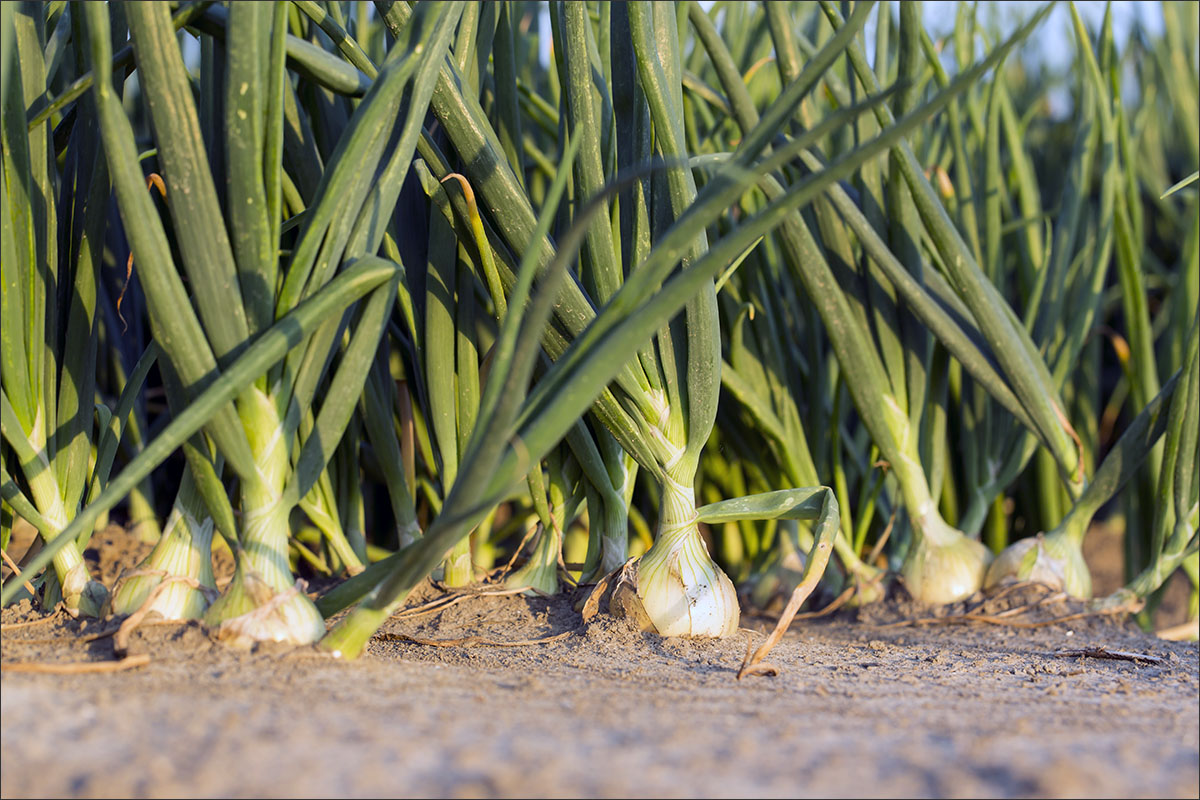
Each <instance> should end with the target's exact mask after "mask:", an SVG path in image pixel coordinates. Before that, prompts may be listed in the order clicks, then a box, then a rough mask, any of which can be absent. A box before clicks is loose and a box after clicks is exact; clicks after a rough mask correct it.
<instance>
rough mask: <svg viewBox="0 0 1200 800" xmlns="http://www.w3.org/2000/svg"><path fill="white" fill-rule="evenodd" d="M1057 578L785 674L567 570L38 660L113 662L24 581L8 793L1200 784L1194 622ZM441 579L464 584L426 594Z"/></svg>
mask: <svg viewBox="0 0 1200 800" xmlns="http://www.w3.org/2000/svg"><path fill="white" fill-rule="evenodd" d="M111 538H112V537H110V539H111ZM117 538H119V537H117ZM94 541H97V540H94ZM98 541H99V542H100V550H101V552H100V555H101V559H100V560H101V562H102V564H101V567H100V570H101V571H104V570H106V569H111V565H105V564H104V563H103V562H104V561H106V560H108V559H106V558H105V557H104V552H103V548H104V547H105V546H107V545H106V544H105V542H106V541H109V540H106V539H104V538H103V537H98ZM109 543H110V544H111V542H109ZM113 547H114V548H115V549H116V550H119V549H120V548H119V547H116V545H113ZM122 557H124V556H122ZM129 563H132V562H129ZM110 585H111V583H110ZM1045 596H1046V595H1045V593H1044V592H1043V591H1042V590H1041V589H1037V588H1033V589H1029V590H1026V591H1024V592H1020V593H1013V594H1011V595H1009V596H1008V597H1007V598H1001V599H1000V600H994V601H989V603H988V604H987V605H983V606H981V605H980V604H979V603H973V604H967V605H963V606H959V607H951V608H946V609H940V610H931V609H921V608H916V607H913V606H911V605H908V604H904V603H897V602H889V603H885V604H881V605H877V606H873V607H871V608H870V610H869V611H865V610H864V611H860V612H853V611H850V612H840V613H839V614H838V615H836V616H834V617H832V618H825V619H810V620H803V621H797V622H795V623H794V624H793V626H792V631H791V632H790V633H789V635H788V636H787V637H786V638H785V639H784V640H783V642H782V643H781V644H780V645H779V646H778V647H777V648H776V649H775V650H774V651H773V652H772V653H771V655H770V657H769V658H768V660H769V661H770V662H771V663H773V664H774V665H776V666H777V667H778V668H779V670H780V672H779V674H778V675H777V676H775V677H751V678H746V679H744V680H742V681H740V682H739V681H737V680H735V674H736V671H737V668H738V666H739V664H740V663H741V660H742V657H743V655H744V654H745V652H746V649H747V645H748V644H750V643H754V644H757V643H758V642H760V641H761V639H762V633H761V632H759V631H758V630H753V631H752V630H742V631H739V633H738V634H737V635H736V636H735V637H733V638H731V639H728V640H724V641H699V640H684V639H661V638H660V637H658V636H656V635H653V634H648V633H643V632H641V631H639V630H637V629H635V628H634V627H633V626H632V625H630V624H629V623H628V622H626V621H624V620H617V619H613V618H611V617H608V616H603V615H602V616H600V617H597V618H596V619H594V620H593V621H592V622H591V623H589V624H587V625H581V620H580V615H579V614H578V613H577V612H576V611H574V610H573V608H572V602H571V598H570V597H569V596H560V597H557V598H525V597H515V596H470V597H463V598H462V599H461V600H459V601H456V602H455V603H453V604H452V605H445V606H442V607H441V609H440V610H436V611H432V612H428V613H424V614H409V615H408V616H405V617H403V618H394V619H393V620H391V621H389V623H388V624H387V625H385V626H384V628H383V630H382V631H381V634H380V635H379V636H377V637H376V639H374V640H373V641H372V642H371V644H370V646H369V648H368V651H367V653H366V654H364V656H363V657H362V658H361V659H359V660H358V661H355V662H349V663H346V662H340V661H336V660H334V659H332V658H329V657H327V656H325V655H323V654H321V653H319V652H318V651H316V650H315V649H310V648H300V649H294V648H281V647H277V646H259V647H258V648H256V649H254V650H253V651H238V650H232V649H230V648H228V647H227V646H225V645H222V644H217V643H216V642H215V641H214V640H213V639H212V638H211V636H210V635H209V633H208V632H207V631H206V630H205V629H203V628H202V627H201V626H200V625H199V624H198V623H194V622H193V623H188V624H173V625H167V624H161V623H160V624H154V623H153V622H147V623H144V624H143V625H142V626H140V627H139V628H137V629H136V630H135V631H134V633H133V635H132V637H131V638H130V639H129V642H128V650H127V656H126V657H127V658H132V659H134V660H133V661H131V662H127V663H140V662H143V661H147V660H148V663H144V664H143V665H142V666H138V667H136V668H132V669H128V670H125V671H121V672H110V673H99V674H97V673H85V674H65V675H62V674H46V673H39V672H34V673H29V672H19V671H16V670H15V669H14V667H16V666H17V665H45V664H49V663H55V664H67V663H78V662H91V663H95V662H112V661H114V660H115V659H116V657H117V656H116V654H115V653H114V638H115V637H114V636H113V635H112V634H113V633H114V632H115V631H116V629H117V627H118V624H119V622H120V620H116V619H110V620H104V621H93V622H91V623H87V624H84V623H80V622H78V621H75V620H71V619H69V618H66V617H62V616H50V617H47V616H46V615H44V614H43V613H42V612H40V611H38V610H36V609H34V608H32V607H31V606H30V605H29V603H28V602H24V603H22V604H20V605H18V606H15V607H13V608H10V609H6V610H5V611H4V614H3V623H4V629H3V636H2V642H3V652H2V661H3V663H4V667H5V670H4V672H3V680H2V688H3V691H2V693H0V712H2V713H0V751H2V753H3V767H2V770H0V794H2V795H3V796H4V797H6V798H15V797H34V796H39V797H40V796H59V797H61V796H68V797H112V796H132V797H174V796H196V797H220V796H229V797H253V796H276V797H314V796H353V797H377V796H416V797H421V796H438V797H478V796H485V797H496V796H498V797H550V796H579V795H582V796H603V797H608V796H640V797H645V796H657V797H745V796H767V797H794V796H811V797H863V796H880V797H915V796H963V797H975V796H989V797H1035V796H1037V797H1075V796H1120V797H1196V796H1197V794H1198V793H1200V656H1198V649H1197V645H1196V643H1175V642H1168V641H1164V640H1160V639H1157V638H1155V637H1153V636H1149V635H1147V634H1144V633H1142V632H1141V631H1140V630H1138V629H1137V628H1136V627H1135V626H1133V624H1132V623H1129V622H1123V621H1121V620H1117V619H1113V618H1099V617H1095V616H1078V614H1079V613H1080V611H1081V609H1080V607H1079V606H1078V605H1072V604H1068V603H1064V602H1048V603H1041V604H1039V605H1036V606H1035V607H1033V608H1029V605H1030V604H1037V603H1038V602H1039V600H1042V599H1043V598H1045ZM430 601H438V602H441V603H445V602H446V597H445V595H443V594H442V593H440V592H438V591H437V590H436V589H434V588H433V587H426V588H423V589H422V590H421V591H420V592H418V593H416V595H415V596H414V597H413V598H412V604H413V605H418V604H420V603H422V602H430ZM1023 608H1025V609H1027V610H1025V611H1022V609H1023ZM964 611H975V612H976V613H977V614H982V615H985V616H991V617H993V621H992V622H990V623H989V622H981V621H968V620H966V619H963V618H962V613H963V612H964ZM1017 612H1021V613H1017ZM1003 614H1008V615H1009V616H1000V617H996V615H1003ZM1072 614H1075V615H1077V616H1075V617H1074V618H1073V619H1068V620H1066V621H1061V622H1054V620H1056V619H1060V618H1062V617H1065V616H1069V615H1072ZM999 621H1005V622H1008V623H1012V622H1019V623H1023V624H1026V625H1029V624H1033V625H1038V627H1016V626H1014V625H1012V624H996V623H998V622H999ZM753 622H754V621H753V620H743V624H744V625H751V624H753ZM1046 623H1053V624H1046ZM757 627H760V628H761V627H762V626H761V625H760V626H757ZM560 634H565V635H561V636H559V635H560ZM553 636H558V638H556V639H554V640H553V641H550V642H545V643H537V644H532V643H524V644H518V645H516V646H511V647H498V646H494V645H491V644H487V643H485V642H484V641H482V640H488V641H491V642H510V643H512V642H522V641H528V640H536V639H541V638H545V637H553ZM466 637H474V638H472V639H471V640H470V641H469V642H466V643H464V642H459V643H458V644H456V645H453V646H434V645H430V644H427V643H417V642H414V641H412V639H420V640H441V641H442V642H443V643H444V642H445V641H446V640H461V639H464V638H466ZM1114 651H1115V652H1114ZM1114 655H1116V656H1122V657H1120V658H1113V657H1104V656H1114ZM1128 659H1133V660H1128Z"/></svg>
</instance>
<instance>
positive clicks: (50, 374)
mask: <svg viewBox="0 0 1200 800" xmlns="http://www.w3.org/2000/svg"><path fill="white" fill-rule="evenodd" d="M73 22H74V20H66V19H63V18H59V19H58V26H59V31H62V30H64V29H67V28H69V27H71V24H72V23H73ZM0 25H2V26H3V30H4V33H5V34H6V36H5V50H4V53H3V56H2V60H3V66H2V69H3V71H4V85H3V90H2V92H3V96H2V98H0V101H2V103H3V110H4V122H3V126H2V128H3V130H2V135H3V162H2V164H0V169H2V170H3V172H2V174H0V183H2V184H3V192H2V194H0V202H2V203H3V209H2V210H0V234H2V239H3V252H2V254H0V271H2V274H3V279H2V283H3V300H2V301H0V303H2V313H3V318H4V335H3V337H2V340H0V341H2V345H0V365H2V367H3V373H2V374H3V387H2V388H3V391H2V394H0V403H2V404H3V406H2V408H0V411H2V412H3V417H2V419H0V425H2V430H3V437H4V442H5V443H6V444H7V447H8V448H10V449H6V451H5V452H6V456H5V458H4V475H3V482H4V485H5V493H6V496H5V500H6V503H7V504H8V505H10V506H11V507H12V508H13V509H14V510H16V512H17V513H18V514H20V516H22V517H24V518H25V519H26V520H27V521H29V522H30V523H32V524H33V525H34V527H36V528H37V530H38V532H39V534H40V535H41V536H42V537H43V539H45V540H46V541H47V542H50V541H53V540H54V539H56V538H57V537H60V536H61V535H62V533H63V529H64V528H66V527H67V526H68V524H69V523H70V522H71V520H72V519H73V518H74V517H75V516H76V514H77V513H78V511H79V507H80V503H81V502H82V501H84V500H85V499H86V494H87V490H88V486H89V484H96V485H99V484H100V483H102V482H103V480H104V476H103V475H102V474H100V473H99V472H97V471H96V470H94V469H90V468H89V457H90V456H91V449H92V446H93V444H95V443H96V440H97V425H96V421H95V412H94V408H93V395H94V393H95V385H96V357H97V354H96V329H97V313H96V309H97V306H96V303H97V300H96V298H97V283H98V280H97V276H98V274H99V268H100V260H101V252H102V250H103V243H104V230H105V225H106V223H107V219H106V215H105V211H106V206H107V197H108V191H109V187H108V173H107V171H106V170H105V169H104V165H103V162H102V159H101V158H100V152H101V151H100V149H99V138H98V136H97V131H96V124H95V112H94V107H93V105H92V104H91V103H84V104H81V106H79V107H78V108H77V116H76V124H75V125H74V127H73V129H72V130H71V137H72V141H71V143H70V147H69V157H68V158H67V159H66V161H65V163H64V164H63V166H62V168H61V169H60V166H59V163H58V161H57V159H56V157H55V142H54V136H53V135H52V131H51V128H50V124H49V122H48V121H47V122H43V123H41V124H39V125H35V126H33V127H30V128H27V127H26V124H25V110H26V109H27V108H29V107H31V106H32V105H33V104H34V102H35V101H36V100H37V99H39V98H41V97H42V96H43V95H44V94H45V93H46V91H47V87H48V86H49V85H50V83H51V80H52V78H53V75H52V72H53V69H54V67H55V64H54V63H53V62H52V63H50V64H47V63H46V60H45V58H44V52H45V50H46V47H47V30H46V26H45V16H44V12H43V9H42V8H41V6H39V5H37V4H35V3H23V4H17V5H16V6H15V7H14V6H12V5H10V6H6V7H5V9H4V19H3V21H2V22H0ZM76 33H77V31H76ZM10 37H11V38H10ZM58 38H62V37H61V35H60V37H58ZM76 41H78V40H76ZM98 161H99V162H100V163H99V167H98V168H97V167H96V164H97V162H98ZM93 466H94V465H93ZM86 541H87V536H86V535H84V536H81V537H79V539H78V541H65V542H63V543H62V544H61V547H60V548H59V549H58V550H57V553H56V555H55V557H54V575H53V577H52V578H49V579H48V581H47V584H46V587H45V590H44V595H43V598H42V600H43V603H44V604H45V605H47V606H54V605H55V604H56V603H57V600H58V598H59V597H61V599H62V601H63V603H64V604H65V606H66V608H67V610H68V611H69V612H70V613H71V614H84V615H86V616H100V615H101V614H102V613H103V611H104V609H105V607H106V604H107V600H108V590H107V589H106V588H105V587H104V586H103V585H102V584H100V583H99V582H97V581H95V580H93V579H92V578H91V576H90V575H89V574H88V571H87V567H86V565H85V564H84V562H83V556H82V552H81V550H82V547H81V545H82V544H84V543H86Z"/></svg>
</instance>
